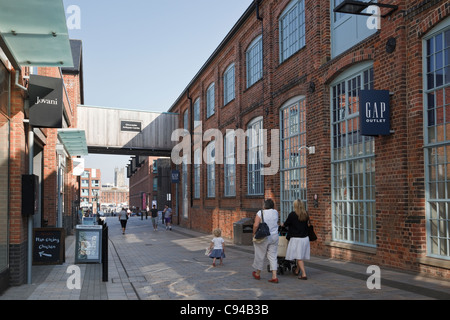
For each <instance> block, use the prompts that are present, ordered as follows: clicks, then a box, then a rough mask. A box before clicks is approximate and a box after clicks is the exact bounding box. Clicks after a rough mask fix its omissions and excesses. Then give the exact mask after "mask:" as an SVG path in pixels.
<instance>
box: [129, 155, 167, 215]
mask: <svg viewBox="0 0 450 320" xmlns="http://www.w3.org/2000/svg"><path fill="white" fill-rule="evenodd" d="M131 162H132V163H130V165H129V167H127V176H128V178H129V179H130V193H129V198H130V208H134V209H135V210H136V211H142V210H145V209H146V207H147V206H148V207H149V208H151V207H152V204H153V203H154V202H156V207H157V209H158V210H160V211H162V210H163V209H164V205H165V204H166V203H167V194H168V193H170V187H171V181H170V165H171V164H170V159H169V158H160V157H142V156H140V157H135V158H132V160H131Z"/></svg>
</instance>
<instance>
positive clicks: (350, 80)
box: [330, 62, 376, 246]
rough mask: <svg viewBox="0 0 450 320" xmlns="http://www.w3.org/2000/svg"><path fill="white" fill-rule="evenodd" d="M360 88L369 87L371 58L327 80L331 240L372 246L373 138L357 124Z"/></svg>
mask: <svg viewBox="0 0 450 320" xmlns="http://www.w3.org/2000/svg"><path fill="white" fill-rule="evenodd" d="M363 89H365V90H369V89H373V65H372V62H365V63H362V64H359V65H356V66H354V67H352V68H350V69H349V70H347V71H345V72H344V73H343V74H342V75H341V76H339V77H338V78H337V79H336V80H335V81H334V82H333V83H332V84H331V90H330V92H331V144H332V145H331V175H332V178H331V188H332V214H333V240H335V241H342V242H348V243H355V244H360V245H366V246H375V245H376V226H375V218H376V212H375V140H374V138H373V137H365V136H362V135H361V130H360V128H359V91H360V90H363Z"/></svg>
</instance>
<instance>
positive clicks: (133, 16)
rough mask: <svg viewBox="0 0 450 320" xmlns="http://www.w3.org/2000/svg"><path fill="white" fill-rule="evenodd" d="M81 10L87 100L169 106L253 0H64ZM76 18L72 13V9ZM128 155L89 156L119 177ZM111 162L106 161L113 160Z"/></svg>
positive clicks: (106, 174) (108, 176)
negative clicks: (119, 168) (118, 170)
mask: <svg viewBox="0 0 450 320" xmlns="http://www.w3.org/2000/svg"><path fill="white" fill-rule="evenodd" d="M63 1H64V6H65V8H68V7H69V6H70V5H76V6H78V7H79V8H80V13H81V15H80V18H81V19H80V29H72V30H69V34H70V37H71V38H72V39H79V40H82V41H83V59H84V60H83V62H84V82H85V89H84V95H85V104H86V105H93V106H102V107H112V108H120V109H134V110H146V111H160V112H163V111H168V109H169V108H170V107H171V106H172V104H173V103H174V102H175V100H176V99H177V98H178V96H179V95H180V94H181V93H182V92H183V90H184V89H185V88H186V86H187V85H188V84H189V82H190V81H191V80H192V79H193V77H194V76H195V75H196V73H197V72H198V71H199V70H200V68H201V67H202V65H203V64H204V63H205V62H206V60H207V59H208V58H209V57H210V55H211V54H212V53H213V51H214V50H215V49H216V48H217V47H218V45H219V44H220V42H221V41H222V40H223V39H224V38H225V36H226V35H227V34H228V32H229V31H230V30H231V28H232V27H233V26H234V24H235V23H236V22H237V21H238V20H239V18H240V17H241V16H242V14H243V13H244V12H245V10H246V9H247V8H248V7H249V5H250V4H251V3H252V0H225V1H224V0H128V1H124V0H122V1H119V0H108V1H107V0H63ZM67 16H70V14H67ZM128 159H129V157H127V156H102V155H90V156H88V157H86V167H95V168H100V169H101V170H102V176H103V179H102V182H103V183H105V182H112V181H113V180H112V179H113V172H114V168H115V167H124V166H126V164H127V163H128ZM106 164H107V165H106Z"/></svg>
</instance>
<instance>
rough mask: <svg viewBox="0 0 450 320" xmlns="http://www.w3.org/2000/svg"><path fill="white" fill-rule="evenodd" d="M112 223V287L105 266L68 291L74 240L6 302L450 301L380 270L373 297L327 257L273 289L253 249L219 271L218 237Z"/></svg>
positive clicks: (414, 280)
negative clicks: (256, 271) (258, 270)
mask: <svg viewBox="0 0 450 320" xmlns="http://www.w3.org/2000/svg"><path fill="white" fill-rule="evenodd" d="M106 221H107V225H108V227H109V249H108V251H109V262H108V267H109V270H108V281H107V282H103V281H102V266H101V264H79V265H77V266H78V267H79V268H80V271H81V289H69V288H68V285H67V282H68V279H69V277H70V276H71V273H68V272H67V271H68V268H69V267H70V266H72V265H74V261H75V236H68V237H67V239H66V262H65V263H64V264H63V265H57V266H33V283H32V284H31V285H22V286H20V287H11V288H9V289H8V290H7V291H6V292H4V294H3V295H1V296H0V300H196V301H200V300H203V301H205V300H227V301H229V300H252V301H259V300H264V301H267V300H403V299H407V300H434V299H438V300H450V281H446V280H439V279H434V278H427V277H424V276H421V275H416V274H412V273H408V272H400V271H396V270H392V269H384V268H381V289H373V290H370V289H369V288H368V287H367V280H368V278H369V277H370V276H371V274H369V273H367V268H368V266H367V265H362V264H356V263H350V262H343V261H337V260H333V259H327V258H322V257H312V258H311V260H310V261H308V262H306V268H307V273H308V280H306V281H301V280H298V279H297V278H296V277H295V276H294V275H293V274H292V273H290V272H288V273H286V274H284V275H279V280H280V282H279V283H278V284H272V283H269V282H268V279H270V273H269V272H267V270H263V272H262V277H261V280H255V279H253V277H252V275H251V272H252V271H253V270H252V267H251V265H252V262H253V247H252V246H242V245H234V244H233V243H232V241H231V240H229V239H228V240H227V239H226V244H227V247H226V258H225V259H224V265H223V266H217V267H213V266H212V260H211V259H210V258H208V257H207V256H205V255H204V252H205V248H206V247H207V246H208V245H209V242H210V241H211V239H212V235H209V234H204V233H200V232H196V231H192V230H189V229H185V228H181V227H179V226H176V225H175V226H174V227H173V230H172V231H166V230H165V228H164V227H163V226H161V225H159V230H158V231H153V228H152V226H151V220H150V219H148V220H146V219H144V220H141V218H139V217H132V218H130V220H129V221H128V227H127V232H126V234H125V235H122V232H121V229H120V224H119V221H118V220H117V218H113V217H111V218H107V219H106ZM267 264H268V263H267Z"/></svg>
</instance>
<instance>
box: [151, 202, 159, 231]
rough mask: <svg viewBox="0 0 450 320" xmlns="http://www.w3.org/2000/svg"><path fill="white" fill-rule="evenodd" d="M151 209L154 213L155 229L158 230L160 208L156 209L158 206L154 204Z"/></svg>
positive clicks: (153, 222)
mask: <svg viewBox="0 0 450 320" xmlns="http://www.w3.org/2000/svg"><path fill="white" fill-rule="evenodd" d="M150 211H151V214H152V224H153V231H156V230H158V220H157V219H158V209H156V206H155V205H153V208H152V209H151V210H150Z"/></svg>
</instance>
